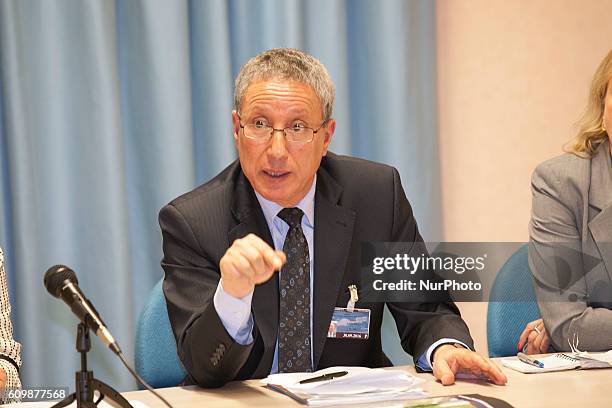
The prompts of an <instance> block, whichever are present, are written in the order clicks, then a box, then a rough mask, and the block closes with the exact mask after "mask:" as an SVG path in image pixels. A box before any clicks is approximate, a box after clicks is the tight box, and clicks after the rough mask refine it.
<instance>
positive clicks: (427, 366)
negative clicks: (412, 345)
mask: <svg viewBox="0 0 612 408" xmlns="http://www.w3.org/2000/svg"><path fill="white" fill-rule="evenodd" d="M455 343H456V344H460V345H462V346H463V347H465V348H466V349H468V350H472V349H471V348H470V347H468V346H467V344H465V343H464V342H462V341H459V340H455V339H451V338H443V339H440V340H438V341H436V342H435V343H434V344H432V345H431V346H429V348H428V349H427V351H426V352H425V353H423V354H421V356H420V357H419V359H418V360H417V362H416V365H417V366H418V367H419V368H420V369H421V370H423V371H432V369H431V366H432V361H431V357H432V354H433V352H434V350H435V349H436V348H438V347H439V346H441V345H443V344H455Z"/></svg>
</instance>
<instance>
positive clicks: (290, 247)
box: [278, 208, 312, 373]
mask: <svg viewBox="0 0 612 408" xmlns="http://www.w3.org/2000/svg"><path fill="white" fill-rule="evenodd" d="M303 215H304V213H303V212H302V210H300V209H299V208H285V209H283V210H282V211H281V212H280V213H278V216H279V218H280V219H282V220H283V221H285V222H286V223H287V224H288V225H289V231H288V232H287V238H285V243H284V244H283V251H284V252H285V254H286V255H287V262H286V263H285V265H284V266H283V268H282V270H281V274H280V284H279V288H280V310H279V329H278V371H279V372H280V373H291V372H298V371H308V372H310V371H312V361H311V357H310V257H309V254H308V242H306V237H305V236H304V231H302V216H303Z"/></svg>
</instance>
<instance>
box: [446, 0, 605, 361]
mask: <svg viewBox="0 0 612 408" xmlns="http://www.w3.org/2000/svg"><path fill="white" fill-rule="evenodd" d="M437 8H438V10H437V34H438V51H437V55H438V100H439V107H438V109H439V133H440V160H441V162H440V166H441V174H442V191H443V220H444V238H445V240H447V241H526V240H527V239H528V233H527V224H528V221H529V212H530V206H531V195H530V189H529V180H530V175H531V172H532V171H533V169H534V167H535V166H536V165H537V164H538V163H540V162H542V161H543V160H545V159H547V158H550V157H553V156H555V155H558V154H561V153H562V151H561V146H562V145H563V143H565V142H566V141H567V140H568V139H570V138H571V137H572V136H573V132H574V123H575V122H576V120H577V119H578V117H579V115H580V112H581V111H582V109H583V107H584V104H585V100H586V95H587V90H588V84H589V81H590V78H591V76H592V74H593V72H594V71H595V68H596V66H597V64H598V63H599V61H601V59H602V58H603V57H604V55H605V54H606V53H607V51H608V50H609V49H610V48H611V47H612V24H611V23H610V17H611V16H612V0H599V1H598V0H588V1H585V0H582V1H578V0H574V1H569V0H563V1H559V0H513V1H504V0H470V1H467V0H439V1H438V3H437ZM460 308H461V309H462V312H463V314H464V317H465V318H466V320H467V321H468V324H469V325H470V328H471V330H472V334H473V336H474V337H475V340H476V347H477V349H478V350H479V351H482V352H486V333H485V327H486V304H484V303H481V304H478V303H474V304H461V305H460Z"/></svg>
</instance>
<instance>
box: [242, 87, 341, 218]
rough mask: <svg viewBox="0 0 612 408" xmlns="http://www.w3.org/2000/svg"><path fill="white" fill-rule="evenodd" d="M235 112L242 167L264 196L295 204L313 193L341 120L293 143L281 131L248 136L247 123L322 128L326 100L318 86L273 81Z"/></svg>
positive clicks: (251, 94) (254, 89)
mask: <svg viewBox="0 0 612 408" xmlns="http://www.w3.org/2000/svg"><path fill="white" fill-rule="evenodd" d="M240 118H241V119H238V114H237V113H236V112H235V111H234V112H233V113H232V119H233V122H234V139H235V141H236V148H237V149H238V155H239V157H240V165H241V166H242V171H243V172H244V174H245V175H246V177H247V179H249V181H250V182H251V185H252V186H253V188H254V189H255V191H257V192H258V193H259V194H261V195H262V196H263V197H264V198H266V199H267V200H270V201H274V202H275V203H277V204H279V205H281V206H283V207H294V206H295V205H296V204H297V203H298V202H299V201H300V200H301V199H302V198H303V197H304V196H305V195H306V193H307V192H308V190H309V189H310V186H311V185H312V182H313V180H314V176H315V173H316V172H317V169H318V168H319V165H320V163H321V158H322V157H323V156H325V154H327V147H328V146H329V143H330V142H331V138H332V135H333V133H334V129H335V126H336V123H335V121H334V120H333V119H330V120H329V121H328V122H327V124H326V125H325V126H324V127H323V128H321V130H319V131H318V132H317V133H316V134H315V135H314V139H313V140H312V141H311V142H308V143H296V142H288V141H287V140H286V139H285V134H284V133H283V132H277V131H275V132H274V133H273V135H272V138H271V139H270V140H264V141H259V140H252V139H249V138H246V137H245V136H244V130H243V129H240V122H241V123H242V125H243V126H244V125H247V124H264V125H268V126H272V127H274V128H275V129H284V128H288V127H293V126H296V125H298V126H307V127H311V128H313V129H317V128H319V126H320V125H321V123H322V122H323V117H322V112H321V103H320V101H319V98H318V97H317V95H316V94H315V93H314V91H313V90H312V88H311V87H310V86H308V85H305V84H303V83H301V82H293V81H291V82H287V81H283V80H274V79H273V80H269V81H259V82H254V83H252V84H251V85H249V87H248V88H247V91H246V93H245V95H244V97H243V100H242V102H241V106H240Z"/></svg>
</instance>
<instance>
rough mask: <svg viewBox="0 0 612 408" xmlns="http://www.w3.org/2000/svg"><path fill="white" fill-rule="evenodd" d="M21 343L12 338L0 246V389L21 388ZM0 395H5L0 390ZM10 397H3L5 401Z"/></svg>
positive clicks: (9, 306)
mask: <svg viewBox="0 0 612 408" xmlns="http://www.w3.org/2000/svg"><path fill="white" fill-rule="evenodd" d="M19 367H21V344H19V343H17V342H16V341H15V340H13V325H12V323H11V304H10V302H9V297H8V290H7V286H6V274H5V271H4V254H3V253H2V248H0V390H5V389H7V390H8V389H17V388H21V381H20V380H19ZM0 395H5V394H4V393H3V392H2V391H0ZM9 400H11V398H3V399H2V401H1V402H7V401H9Z"/></svg>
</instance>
